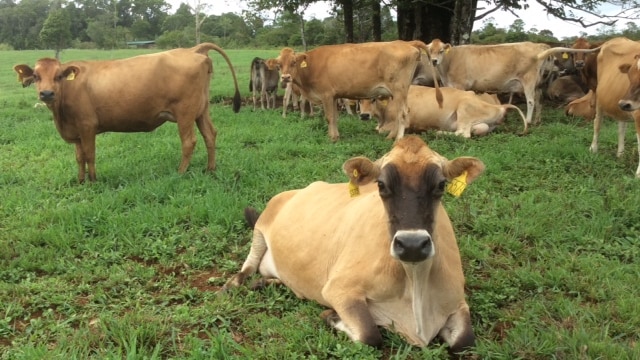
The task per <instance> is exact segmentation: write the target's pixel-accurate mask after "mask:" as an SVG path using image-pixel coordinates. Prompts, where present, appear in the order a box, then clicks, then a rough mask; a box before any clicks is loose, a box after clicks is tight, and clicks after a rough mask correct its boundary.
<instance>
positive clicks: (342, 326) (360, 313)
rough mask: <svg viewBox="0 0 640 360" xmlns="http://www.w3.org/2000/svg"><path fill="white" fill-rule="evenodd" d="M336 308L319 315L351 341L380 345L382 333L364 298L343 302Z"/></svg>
mask: <svg viewBox="0 0 640 360" xmlns="http://www.w3.org/2000/svg"><path fill="white" fill-rule="evenodd" d="M337 308H338V309H329V310H325V311H323V312H322V313H321V314H320V317H322V318H323V319H324V321H325V322H326V323H327V324H328V325H329V326H331V327H332V328H334V329H336V330H339V331H342V332H344V333H345V334H346V335H347V336H348V337H349V339H351V340H352V341H358V342H361V343H364V344H367V345H369V346H374V347H377V348H379V347H381V346H382V335H381V334H380V330H379V329H378V326H377V325H376V323H375V321H374V320H373V317H372V316H371V313H370V312H369V309H368V308H367V304H366V302H365V301H364V300H355V301H349V302H345V303H343V304H342V305H341V306H338V307H337Z"/></svg>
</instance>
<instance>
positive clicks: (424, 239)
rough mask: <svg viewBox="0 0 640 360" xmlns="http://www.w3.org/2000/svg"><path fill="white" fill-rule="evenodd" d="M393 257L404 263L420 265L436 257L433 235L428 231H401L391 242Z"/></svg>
mask: <svg viewBox="0 0 640 360" xmlns="http://www.w3.org/2000/svg"><path fill="white" fill-rule="evenodd" d="M390 251H391V256H393V257H394V258H396V259H398V260H400V261H402V262H404V263H418V262H422V261H425V260H427V259H428V258H430V257H433V255H435V249H434V248H433V241H431V235H430V234H429V232H428V231H426V230H422V229H421V230H399V231H397V232H396V233H395V235H394V236H393V240H392V241H391V249H390Z"/></svg>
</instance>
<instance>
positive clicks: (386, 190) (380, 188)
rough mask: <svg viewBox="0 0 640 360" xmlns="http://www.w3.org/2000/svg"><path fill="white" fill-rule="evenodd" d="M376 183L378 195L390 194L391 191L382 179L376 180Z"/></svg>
mask: <svg viewBox="0 0 640 360" xmlns="http://www.w3.org/2000/svg"><path fill="white" fill-rule="evenodd" d="M376 183H377V184H378V192H379V193H380V196H388V195H389V194H391V191H390V190H389V188H388V187H387V185H386V184H385V183H384V181H382V180H378V181H377V182H376Z"/></svg>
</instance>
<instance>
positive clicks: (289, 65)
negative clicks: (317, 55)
mask: <svg viewBox="0 0 640 360" xmlns="http://www.w3.org/2000/svg"><path fill="white" fill-rule="evenodd" d="M306 59H307V56H306V54H296V53H295V52H294V51H293V49H291V48H284V49H282V50H281V51H280V55H279V56H278V57H277V58H276V61H277V64H278V67H279V68H280V74H281V75H280V80H281V81H282V87H286V85H287V83H289V82H291V80H292V79H294V78H295V76H296V74H297V72H298V68H300V67H306V66H307V62H306Z"/></svg>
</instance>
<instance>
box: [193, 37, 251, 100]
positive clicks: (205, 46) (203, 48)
mask: <svg viewBox="0 0 640 360" xmlns="http://www.w3.org/2000/svg"><path fill="white" fill-rule="evenodd" d="M193 49H194V50H195V52H197V53H199V54H203V55H207V54H208V53H209V50H215V51H216V52H218V54H220V55H222V57H223V58H224V60H225V61H226V62H227V65H229V70H231V75H232V76H233V84H234V86H235V88H236V92H235V94H234V95H233V112H236V113H237V112H238V111H240V105H241V103H242V98H241V97H240V89H239V87H238V79H237V78H236V72H235V70H233V65H232V64H231V60H229V57H228V56H227V54H226V53H225V52H224V51H223V50H222V49H221V48H220V47H219V46H218V45H216V44H213V43H202V44H200V45H196V46H195V47H194V48H193Z"/></svg>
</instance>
